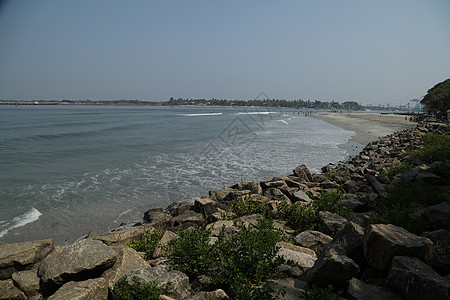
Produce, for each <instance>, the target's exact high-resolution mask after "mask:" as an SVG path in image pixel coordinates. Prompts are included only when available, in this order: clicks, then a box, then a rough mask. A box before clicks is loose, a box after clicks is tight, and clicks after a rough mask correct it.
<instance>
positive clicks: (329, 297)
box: [302, 284, 337, 300]
mask: <svg viewBox="0 0 450 300" xmlns="http://www.w3.org/2000/svg"><path fill="white" fill-rule="evenodd" d="M302 296H303V299H304V300H336V299H337V295H335V294H333V286H332V285H331V284H330V285H328V286H327V287H319V286H317V285H315V284H313V286H312V288H311V289H310V290H309V291H305V292H303V295H302Z"/></svg>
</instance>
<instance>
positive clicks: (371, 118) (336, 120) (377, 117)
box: [314, 112, 417, 145]
mask: <svg viewBox="0 0 450 300" xmlns="http://www.w3.org/2000/svg"><path fill="white" fill-rule="evenodd" d="M314 117H315V118H317V119H321V120H324V121H326V122H328V123H331V124H333V125H336V126H339V127H342V128H344V129H347V130H351V131H354V132H355V135H354V136H353V137H351V138H350V142H356V143H359V144H362V145H367V144H368V143H370V142H371V141H375V140H377V139H378V138H379V137H383V136H386V135H389V134H392V133H394V132H396V131H399V130H403V129H407V128H411V127H414V126H416V125H417V123H416V122H410V121H409V117H408V120H407V121H405V116H402V115H393V114H379V113H329V112H324V113H319V114H317V115H314Z"/></svg>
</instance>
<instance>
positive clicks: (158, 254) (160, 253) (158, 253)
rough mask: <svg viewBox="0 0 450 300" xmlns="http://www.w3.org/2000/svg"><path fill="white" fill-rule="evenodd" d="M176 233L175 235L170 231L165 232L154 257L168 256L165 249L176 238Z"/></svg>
mask: <svg viewBox="0 0 450 300" xmlns="http://www.w3.org/2000/svg"><path fill="white" fill-rule="evenodd" d="M176 237H177V235H176V233H173V232H172V231H170V230H166V231H164V234H163V235H162V237H161V239H160V240H159V243H158V246H157V247H156V248H155V251H154V252H153V257H155V258H158V257H163V256H165V255H166V250H165V247H166V246H167V245H168V243H169V241H171V240H173V239H174V238H176Z"/></svg>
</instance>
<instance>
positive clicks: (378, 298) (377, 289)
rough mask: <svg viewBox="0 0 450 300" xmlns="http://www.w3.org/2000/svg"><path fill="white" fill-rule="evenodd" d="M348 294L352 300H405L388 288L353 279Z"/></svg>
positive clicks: (349, 284)
mask: <svg viewBox="0 0 450 300" xmlns="http://www.w3.org/2000/svg"><path fill="white" fill-rule="evenodd" d="M347 294H348V296H349V298H350V299H352V300H402V299H403V298H402V297H401V296H400V295H399V294H397V293H396V292H394V291H393V290H391V289H390V288H388V287H384V286H376V285H371V284H366V283H364V282H362V281H361V280H359V279H356V278H352V279H351V280H350V282H349V283H348V290H347Z"/></svg>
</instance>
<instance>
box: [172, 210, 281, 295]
mask: <svg viewBox="0 0 450 300" xmlns="http://www.w3.org/2000/svg"><path fill="white" fill-rule="evenodd" d="M236 227H237V228H238V231H237V232H236V233H235V234H233V235H226V234H225V230H224V228H222V231H221V232H220V234H219V237H218V240H217V241H216V243H214V244H213V245H211V244H210V237H209V236H210V234H211V230H210V229H209V230H208V229H206V228H205V227H204V226H203V227H199V228H196V229H193V230H180V231H179V232H178V237H177V238H175V239H173V240H171V241H170V242H169V246H168V251H169V257H170V258H172V259H174V264H173V267H174V268H175V269H177V270H179V271H181V272H184V273H186V274H187V275H188V276H189V277H190V278H191V279H192V278H195V277H196V276H198V275H200V274H203V273H206V271H211V272H213V274H215V275H214V278H212V279H211V282H210V284H211V285H212V286H216V287H219V288H222V289H224V290H225V291H226V292H227V294H228V295H230V296H232V297H233V299H275V298H274V296H273V295H272V294H273V293H274V290H273V289H272V288H270V287H269V285H268V284H267V283H266V282H265V280H266V279H268V278H271V276H272V275H273V274H274V273H275V272H276V270H277V267H278V266H280V265H281V264H282V263H284V262H285V261H284V259H282V258H281V257H278V256H277V252H278V250H279V248H278V247H277V246H276V243H277V242H279V241H280V240H281V233H280V232H279V231H277V230H275V229H274V228H273V225H272V221H271V220H270V219H267V218H262V219H260V220H259V221H258V226H253V225H249V226H245V225H244V224H243V223H240V224H236Z"/></svg>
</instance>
